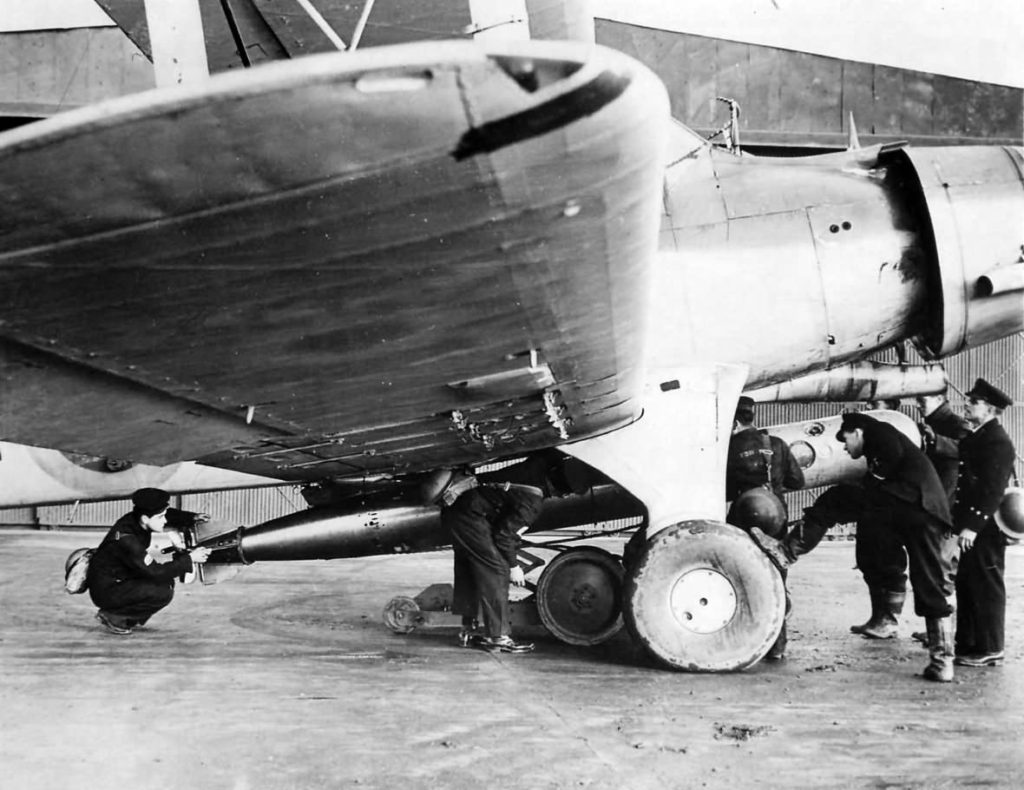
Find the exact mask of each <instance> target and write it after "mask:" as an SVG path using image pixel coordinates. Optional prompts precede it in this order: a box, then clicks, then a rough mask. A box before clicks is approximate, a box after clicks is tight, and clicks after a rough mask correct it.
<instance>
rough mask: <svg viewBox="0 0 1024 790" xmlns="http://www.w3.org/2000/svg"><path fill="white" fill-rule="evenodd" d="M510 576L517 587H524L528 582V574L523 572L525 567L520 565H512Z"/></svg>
mask: <svg viewBox="0 0 1024 790" xmlns="http://www.w3.org/2000/svg"><path fill="white" fill-rule="evenodd" d="M509 576H510V577H511V580H512V584H514V585H515V586H516V587H522V586H523V585H525V584H526V574H525V573H523V569H522V568H520V567H519V566H518V565H513V566H512V570H511V572H510V574H509Z"/></svg>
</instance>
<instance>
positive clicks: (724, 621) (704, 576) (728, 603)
mask: <svg viewBox="0 0 1024 790" xmlns="http://www.w3.org/2000/svg"><path fill="white" fill-rule="evenodd" d="M670 597H671V607H672V614H673V615H675V618H676V620H678V621H679V624H680V625H681V626H683V628H685V629H687V630H688V631H692V632H693V633H695V634H713V633H715V632H716V631H719V630H721V629H722V628H724V627H725V626H726V625H728V624H729V621H731V620H732V618H733V615H735V614H736V590H735V589H734V588H733V586H732V582H730V581H729V579H728V578H727V577H726V576H724V575H723V574H721V573H719V572H718V571H716V570H712V569H711V568H698V569H696V570H692V571H689V572H688V573H684V574H683V575H682V576H680V577H679V579H678V580H677V581H676V583H675V584H674V585H673V587H672V592H671V594H670Z"/></svg>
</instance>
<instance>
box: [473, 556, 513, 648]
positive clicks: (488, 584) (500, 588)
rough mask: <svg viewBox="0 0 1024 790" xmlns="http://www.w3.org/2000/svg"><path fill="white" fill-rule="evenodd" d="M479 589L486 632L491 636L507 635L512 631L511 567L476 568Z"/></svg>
mask: <svg viewBox="0 0 1024 790" xmlns="http://www.w3.org/2000/svg"><path fill="white" fill-rule="evenodd" d="M474 570H475V575H476V584H477V589H478V590H479V591H480V611H481V613H482V615H483V624H484V633H485V634H486V635H487V636H489V637H491V638H497V637H499V636H506V635H508V634H509V633H510V631H511V627H510V623H509V604H508V586H509V568H508V567H505V569H504V571H501V570H498V569H495V568H491V567H481V566H478V567H476V568H475V569H474Z"/></svg>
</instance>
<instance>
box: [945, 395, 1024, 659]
mask: <svg viewBox="0 0 1024 790" xmlns="http://www.w3.org/2000/svg"><path fill="white" fill-rule="evenodd" d="M1012 404H1013V400H1012V399H1011V398H1010V396H1009V395H1007V394H1006V393H1005V392H1003V391H1002V390H1000V389H998V388H997V387H994V386H993V385H992V384H989V383H988V382H987V381H985V380H984V379H978V380H977V381H976V382H975V383H974V386H973V387H972V388H971V389H970V391H969V392H968V393H967V403H966V404H965V405H964V417H965V418H966V419H967V423H968V425H969V426H970V427H971V429H972V430H971V432H970V433H969V434H967V436H965V437H964V438H963V439H961V440H960V474H959V476H958V478H957V490H956V504H955V505H954V507H953V523H954V526H955V528H956V531H957V532H958V533H959V538H958V542H959V544H960V552H961V556H960V567H959V568H958V570H957V575H956V597H957V618H956V620H957V622H956V663H957V664H960V665H962V666H972V667H985V666H995V665H997V664H1000V663H1002V661H1003V647H1004V634H1005V624H1006V584H1005V582H1004V580H1003V571H1004V568H1005V563H1006V538H1005V537H1004V535H1003V533H1002V532H1001V531H1000V530H999V526H998V524H997V523H996V520H995V518H994V516H995V514H996V512H997V511H998V509H999V506H1000V503H1001V502H1002V499H1003V494H1004V492H1005V491H1006V486H1007V483H1008V482H1009V480H1010V476H1011V475H1012V474H1013V462H1014V459H1015V457H1016V453H1015V451H1014V448H1013V442H1011V441H1010V437H1009V435H1008V434H1007V433H1006V430H1005V429H1004V428H1003V426H1002V425H1000V424H999V417H1000V415H1001V414H1002V413H1003V409H1005V408H1007V407H1008V406H1010V405H1012Z"/></svg>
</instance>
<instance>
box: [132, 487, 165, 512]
mask: <svg viewBox="0 0 1024 790" xmlns="http://www.w3.org/2000/svg"><path fill="white" fill-rule="evenodd" d="M170 503H171V495H170V494H168V493H167V492H166V491H163V490H162V489H159V488H140V489H139V490H138V491H136V492H135V493H134V494H132V506H133V507H134V509H135V512H136V513H139V514H140V515H143V516H155V515H156V514H157V513H161V512H163V511H164V510H166V509H167V506H168V505H169V504H170Z"/></svg>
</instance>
